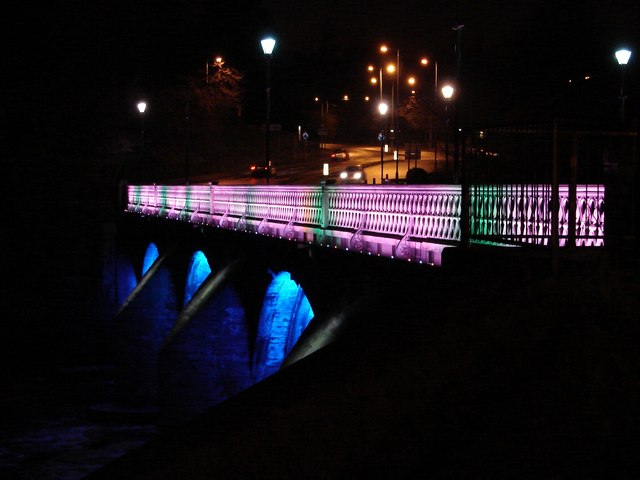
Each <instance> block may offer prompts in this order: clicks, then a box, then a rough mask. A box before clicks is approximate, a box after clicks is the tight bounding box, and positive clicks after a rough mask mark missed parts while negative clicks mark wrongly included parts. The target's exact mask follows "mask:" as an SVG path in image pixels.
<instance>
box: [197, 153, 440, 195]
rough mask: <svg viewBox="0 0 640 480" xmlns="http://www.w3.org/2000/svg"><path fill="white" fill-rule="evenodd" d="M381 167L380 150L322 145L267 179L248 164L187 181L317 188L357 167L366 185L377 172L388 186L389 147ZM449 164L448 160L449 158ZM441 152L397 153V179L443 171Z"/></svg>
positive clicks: (392, 170) (392, 169)
mask: <svg viewBox="0 0 640 480" xmlns="http://www.w3.org/2000/svg"><path fill="white" fill-rule="evenodd" d="M335 148H344V149H346V150H347V151H348V152H349V157H350V158H349V160H344V161H336V160H332V159H331V158H330V155H331V152H332V151H333V149H335ZM383 160H384V163H383V168H382V169H381V166H380V163H381V162H380V147H379V146H366V145H345V144H325V148H323V149H322V150H320V155H317V154H314V155H309V157H308V158H307V160H306V161H302V162H293V163H288V164H284V165H279V164H277V163H276V162H274V164H275V166H276V175H275V176H272V177H270V178H269V179H268V181H267V179H266V178H264V177H262V178H260V177H258V178H254V177H252V176H251V175H250V174H249V169H248V167H249V165H247V170H246V173H243V174H241V175H237V174H236V175H234V174H230V173H217V174H216V173H212V174H210V175H206V176H199V177H196V178H192V179H191V182H190V183H191V184H194V185H197V184H207V183H208V182H210V181H216V182H218V184H219V185H265V184H272V185H318V184H320V183H321V182H323V181H328V182H331V181H332V180H335V179H336V178H337V175H338V173H339V172H340V171H341V170H342V169H343V168H345V167H346V166H350V165H360V166H361V167H362V168H363V170H364V172H365V174H366V178H367V183H368V184H380V177H381V173H383V174H384V178H386V179H388V181H389V183H395V179H396V161H395V160H394V153H393V150H392V147H391V146H389V149H388V151H387V152H383ZM449 160H450V161H451V159H449ZM325 163H326V164H328V167H329V174H328V175H324V174H323V166H324V164H325ZM444 163H445V162H444V153H443V152H438V158H437V161H436V158H435V154H434V152H433V151H425V150H423V151H422V153H421V158H420V159H419V160H415V159H410V160H409V162H407V160H406V159H405V155H404V150H400V151H399V155H398V162H397V172H398V175H397V177H398V179H399V180H400V181H401V182H404V179H405V177H406V173H407V170H408V168H414V167H418V168H422V169H424V170H426V171H427V172H433V171H434V170H435V168H436V167H437V168H438V170H442V169H444V166H445V165H444Z"/></svg>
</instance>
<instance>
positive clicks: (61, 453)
mask: <svg viewBox="0 0 640 480" xmlns="http://www.w3.org/2000/svg"><path fill="white" fill-rule="evenodd" d="M112 374H113V372H112V369H111V368H110V367H109V366H104V365H86V366H80V367H76V368H60V369H57V370H56V371H54V372H49V373H47V374H43V375H36V376H33V377H29V378H21V379H13V380H12V381H10V382H8V383H7V382H5V384H4V385H3V392H4V394H3V398H2V416H3V417H4V418H3V428H2V431H1V432H0V445H1V446H0V477H1V478H3V479H52V480H53V479H60V480H74V479H80V478H83V477H84V476H86V475H87V474H89V473H91V472H93V471H95V470H97V469H98V468H100V467H101V466H102V465H104V464H106V463H108V462H109V461H111V460H113V459H115V458H117V457H119V456H121V455H123V454H125V453H126V452H129V451H131V450H133V449H135V448H136V447H138V446H140V445H142V444H144V443H145V442H146V441H148V440H149V439H150V438H151V437H152V436H153V435H154V434H155V433H156V432H157V429H156V427H155V425H154V423H153V422H154V417H153V416H152V415H151V414H150V413H148V412H143V411H119V410H118V409H116V408H114V404H113V403H111V401H110V400H111V395H112V387H113V381H112Z"/></svg>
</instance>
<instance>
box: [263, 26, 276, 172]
mask: <svg viewBox="0 0 640 480" xmlns="http://www.w3.org/2000/svg"><path fill="white" fill-rule="evenodd" d="M260 43H261V45H262V51H263V53H264V58H265V59H266V60H267V88H266V96H267V114H266V125H265V127H266V129H265V130H266V133H265V140H264V157H265V158H264V159H265V165H266V166H267V169H268V170H267V177H266V179H267V183H268V182H269V172H270V168H269V167H271V159H270V158H269V153H270V152H269V130H270V129H271V54H272V53H273V49H274V48H275V46H276V41H275V40H274V39H273V38H271V37H267V38H264V39H262V40H261V41H260Z"/></svg>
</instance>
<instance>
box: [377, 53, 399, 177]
mask: <svg viewBox="0 0 640 480" xmlns="http://www.w3.org/2000/svg"><path fill="white" fill-rule="evenodd" d="M388 51H389V48H388V47H387V46H386V45H382V46H381V47H380V53H383V54H385V53H387V52H388ZM387 72H389V73H394V72H395V76H396V80H395V105H394V102H393V100H394V99H393V93H394V85H393V83H392V84H391V125H392V128H393V149H394V152H393V156H394V157H395V161H396V183H398V134H399V129H400V128H399V126H400V118H399V116H400V49H396V63H395V65H393V64H389V65H388V66H387Z"/></svg>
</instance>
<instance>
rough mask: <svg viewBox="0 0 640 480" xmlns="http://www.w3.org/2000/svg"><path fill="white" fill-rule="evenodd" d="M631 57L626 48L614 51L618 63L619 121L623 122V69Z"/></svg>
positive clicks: (624, 98)
mask: <svg viewBox="0 0 640 480" xmlns="http://www.w3.org/2000/svg"><path fill="white" fill-rule="evenodd" d="M630 58H631V51H630V50H627V49H624V48H623V49H621V50H618V51H617V52H616V60H618V65H620V122H621V123H624V120H625V112H624V103H625V100H626V98H627V97H625V95H624V70H625V68H626V66H627V63H629V59H630Z"/></svg>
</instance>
